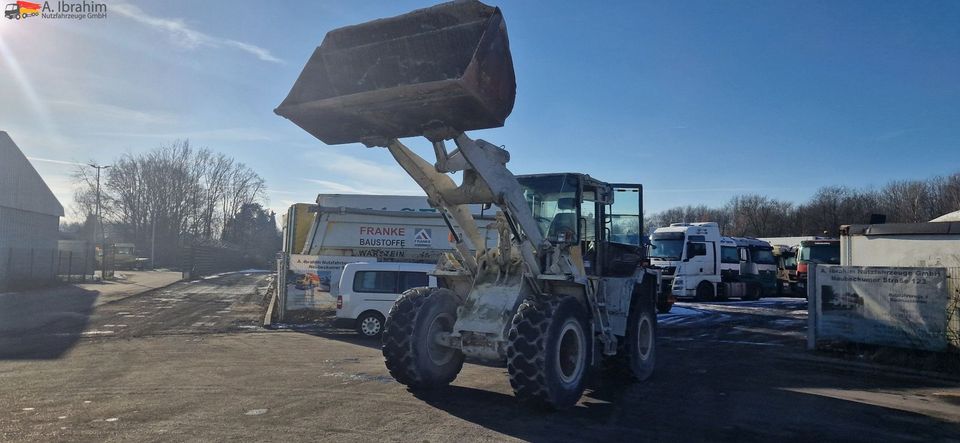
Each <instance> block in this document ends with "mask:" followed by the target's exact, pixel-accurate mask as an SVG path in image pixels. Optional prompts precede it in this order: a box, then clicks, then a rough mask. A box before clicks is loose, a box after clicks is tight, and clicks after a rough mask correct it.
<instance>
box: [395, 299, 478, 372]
mask: <svg viewBox="0 0 960 443" xmlns="http://www.w3.org/2000/svg"><path fill="white" fill-rule="evenodd" d="M457 305H458V300H457V296H456V295H455V294H454V293H453V292H451V291H450V290H449V289H442V288H413V289H410V290H408V291H406V292H404V293H403V295H401V296H400V298H399V299H397V301H396V303H394V304H393V308H391V309H390V313H389V315H388V316H387V321H386V324H385V325H384V328H383V345H382V347H381V349H382V351H383V358H384V361H385V363H386V365H387V369H388V370H389V371H390V375H392V376H393V378H394V379H396V380H397V381H398V382H400V383H403V384H405V385H407V386H408V387H410V388H411V389H432V388H437V387H443V386H446V385H448V384H450V382H452V381H453V380H454V379H455V378H457V374H459V373H460V369H461V368H463V353H462V352H460V350H459V349H453V348H448V347H445V346H442V345H440V344H437V343H436V342H435V341H434V337H435V335H436V334H437V333H439V332H451V331H452V330H453V324H454V323H455V322H456V320H457Z"/></svg>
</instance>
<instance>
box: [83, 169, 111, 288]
mask: <svg viewBox="0 0 960 443" xmlns="http://www.w3.org/2000/svg"><path fill="white" fill-rule="evenodd" d="M87 166H90V167H91V168H94V169H96V170H97V224H98V225H100V281H101V282H102V281H103V280H104V279H105V278H106V275H107V233H106V231H104V230H103V216H101V215H100V170H101V169H107V168H109V167H110V166H109V165H107V166H100V165H97V164H96V163H90V164H89V165H87Z"/></svg>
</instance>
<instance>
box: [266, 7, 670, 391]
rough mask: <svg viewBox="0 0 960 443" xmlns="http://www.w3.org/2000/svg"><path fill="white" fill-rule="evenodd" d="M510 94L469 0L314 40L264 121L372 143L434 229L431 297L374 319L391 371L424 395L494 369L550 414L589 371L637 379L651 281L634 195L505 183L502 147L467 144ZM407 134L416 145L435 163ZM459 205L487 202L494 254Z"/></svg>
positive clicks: (650, 324)
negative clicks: (470, 371)
mask: <svg viewBox="0 0 960 443" xmlns="http://www.w3.org/2000/svg"><path fill="white" fill-rule="evenodd" d="M515 96H516V79H515V74H514V69H513V61H512V58H511V53H510V45H509V41H508V38H507V30H506V24H505V22H504V19H503V15H502V13H501V11H500V9H499V8H496V7H491V6H488V5H485V4H483V3H480V2H478V1H472V0H471V1H456V2H451V3H444V4H439V5H436V6H432V7H429V8H425V9H420V10H416V11H413V12H409V13H407V14H403V15H400V16H396V17H392V18H386V19H379V20H374V21H371V22H367V23H362V24H359V25H354V26H347V27H343V28H339V29H335V30H332V31H330V32H328V33H327V34H326V36H325V38H324V39H323V42H322V43H321V44H320V46H319V47H317V49H316V51H315V52H314V53H313V55H312V56H311V57H310V60H309V61H308V62H307V64H306V66H305V67H304V69H303V71H302V73H301V74H300V76H299V78H298V79H297V81H296V83H295V84H294V85H293V88H292V89H291V91H290V93H289V95H288V96H287V97H286V99H285V100H284V101H283V102H282V103H281V104H280V105H279V107H277V109H276V110H275V112H276V113H277V114H278V115H280V116H283V117H285V118H287V119H289V120H291V121H292V122H293V123H294V124H296V125H298V126H300V127H301V128H302V129H304V130H306V131H307V132H309V133H310V134H312V135H314V136H315V137H317V138H318V139H320V140H321V141H323V142H324V143H326V144H329V145H337V144H346V143H362V144H363V145H365V146H367V147H370V148H376V147H380V148H385V149H386V150H387V151H389V152H390V154H391V155H392V156H393V157H394V159H395V160H396V161H397V163H398V164H399V166H400V167H402V168H403V169H404V170H405V171H406V172H407V173H408V174H409V175H410V177H411V178H412V179H413V180H414V181H415V182H416V183H417V184H418V185H420V186H421V187H422V188H423V190H424V192H425V193H426V194H427V198H428V201H429V203H430V205H431V206H433V207H435V208H437V209H438V210H439V211H440V212H441V214H443V216H444V219H445V220H446V225H447V227H448V228H449V230H450V236H451V238H452V239H453V243H454V246H455V249H454V250H453V252H451V253H448V254H446V255H445V256H444V257H443V258H442V259H441V260H440V263H438V265H437V268H436V270H435V271H434V274H435V275H436V276H437V277H438V280H439V281H441V282H442V284H441V285H440V286H441V287H439V288H415V289H411V290H409V291H407V292H406V293H404V294H403V295H402V296H401V297H400V298H399V299H398V300H397V301H396V303H395V304H394V306H393V308H392V309H391V310H390V314H389V316H388V318H387V321H386V324H385V327H384V332H383V336H382V351H383V356H384V360H385V363H386V367H387V369H388V370H389V371H390V374H391V375H392V376H393V377H394V378H395V379H396V380H397V381H399V382H400V383H403V384H405V385H407V386H408V387H409V388H410V389H412V390H422V389H432V388H438V387H443V386H445V385H447V384H449V383H450V382H452V381H453V380H454V379H455V378H456V376H457V374H458V373H459V372H460V369H461V368H462V366H463V362H464V359H466V358H470V359H473V360H479V361H486V362H500V363H503V362H506V366H507V369H508V372H509V374H510V384H511V386H512V387H513V391H514V393H515V395H516V397H517V398H518V399H519V400H520V401H521V402H523V403H526V404H529V405H533V406H540V407H546V408H552V409H562V408H567V407H570V406H572V405H574V404H576V402H577V401H578V400H579V398H580V396H581V395H582V393H583V390H584V385H585V381H586V380H587V378H588V375H589V374H590V373H591V372H593V370H594V369H604V372H605V373H610V374H614V375H615V376H617V377H618V378H624V376H626V377H630V378H634V379H639V380H644V379H646V378H648V377H650V375H651V374H652V372H653V368H654V361H655V356H656V346H655V341H656V330H657V329H656V300H657V296H658V294H659V291H660V274H659V271H657V270H655V269H652V268H649V267H648V266H646V264H645V251H644V249H643V248H642V245H641V242H640V233H641V232H642V231H641V229H642V225H643V224H642V207H643V198H642V187H641V186H640V185H639V184H610V183H604V182H602V181H599V180H596V179H594V178H592V177H590V176H589V175H586V174H578V173H555V174H537V175H520V176H515V175H513V174H512V173H511V172H510V170H509V169H507V167H506V164H507V162H508V161H509V160H510V154H509V153H508V152H507V151H506V150H505V149H504V148H502V147H500V146H497V145H495V144H493V143H489V142H486V141H484V140H480V139H476V140H475V139H472V138H470V137H469V136H468V135H467V134H466V131H472V130H478V129H485V128H495V127H500V126H502V125H503V124H504V122H505V120H506V118H507V116H509V114H510V112H511V111H512V109H513V105H514V99H515ZM406 137H425V138H426V139H427V140H429V141H430V142H431V145H432V147H433V154H434V156H435V161H434V162H432V163H431V162H430V161H428V160H426V159H424V158H423V157H421V156H420V155H418V154H417V153H415V152H414V151H413V150H411V149H410V148H408V147H407V146H406V145H404V144H403V143H402V142H401V141H400V139H401V138H406ZM451 141H452V143H453V146H450V145H448V143H450V142H451ZM452 173H460V175H461V177H462V179H461V181H460V183H456V182H455V181H454V180H453V178H452V177H451V176H450V174H452ZM472 204H483V205H496V206H497V208H498V211H497V213H496V221H495V222H494V223H492V224H491V225H490V226H488V227H489V228H494V229H496V232H497V233H498V234H499V241H498V242H497V244H496V245H495V246H493V247H487V244H486V242H485V239H484V237H483V236H481V234H480V232H479V228H478V226H477V224H476V222H475V221H474V219H473V217H472V216H471V213H470V210H469V206H468V205H472Z"/></svg>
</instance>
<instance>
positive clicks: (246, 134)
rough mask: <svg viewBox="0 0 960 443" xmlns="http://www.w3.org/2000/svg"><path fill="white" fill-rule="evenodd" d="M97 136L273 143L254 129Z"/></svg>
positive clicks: (120, 133)
mask: <svg viewBox="0 0 960 443" xmlns="http://www.w3.org/2000/svg"><path fill="white" fill-rule="evenodd" d="M96 135H104V136H109V137H135V138H167V139H183V138H187V139H191V140H200V141H206V140H222V141H271V140H272V138H271V136H270V134H267V133H266V132H263V131H259V130H257V129H252V128H224V129H209V130H205V131H182V132H97V133H96Z"/></svg>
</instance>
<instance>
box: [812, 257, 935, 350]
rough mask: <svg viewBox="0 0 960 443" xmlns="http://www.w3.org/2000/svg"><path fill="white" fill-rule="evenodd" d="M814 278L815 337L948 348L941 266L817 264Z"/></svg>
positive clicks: (889, 344) (818, 338) (920, 347)
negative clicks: (900, 266) (895, 266)
mask: <svg viewBox="0 0 960 443" xmlns="http://www.w3.org/2000/svg"><path fill="white" fill-rule="evenodd" d="M814 278H815V280H814V281H813V282H812V283H813V284H814V285H816V287H815V290H814V291H811V293H813V294H812V295H814V298H813V300H811V302H812V303H811V310H812V309H814V308H815V309H816V311H815V312H811V314H812V316H813V318H814V322H813V324H814V328H813V330H811V331H810V332H811V333H814V334H815V336H814V340H840V341H848V342H855V343H868V344H875V345H882V346H896V347H905V348H915V349H926V350H931V351H942V350H945V349H946V348H947V343H948V342H947V334H946V331H947V322H948V320H949V316H948V310H949V305H950V300H949V294H948V292H947V271H946V269H943V268H899V267H897V268H894V267H868V266H867V267H865V266H828V265H821V266H817V267H816V275H815V277H814Z"/></svg>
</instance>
